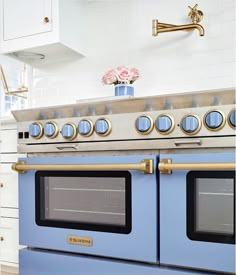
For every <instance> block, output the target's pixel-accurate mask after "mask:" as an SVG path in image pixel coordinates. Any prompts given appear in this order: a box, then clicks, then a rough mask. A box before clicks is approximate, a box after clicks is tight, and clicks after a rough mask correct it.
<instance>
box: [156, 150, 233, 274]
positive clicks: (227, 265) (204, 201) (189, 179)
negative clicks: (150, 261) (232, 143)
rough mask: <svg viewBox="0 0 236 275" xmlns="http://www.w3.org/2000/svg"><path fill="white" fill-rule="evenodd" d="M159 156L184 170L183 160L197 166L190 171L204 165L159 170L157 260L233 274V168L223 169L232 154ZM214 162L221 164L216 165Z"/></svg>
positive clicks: (228, 163) (229, 163) (230, 160)
mask: <svg viewBox="0 0 236 275" xmlns="http://www.w3.org/2000/svg"><path fill="white" fill-rule="evenodd" d="M160 159H161V160H162V159H171V162H172V164H180V163H181V164H180V166H183V169H184V166H186V165H184V163H185V164H187V165H190V166H194V165H192V164H195V165H196V164H197V165H196V167H195V169H197V166H199V164H200V165H201V164H203V166H204V163H205V165H206V167H205V168H204V170H201V169H199V170H178V171H176V170H172V171H171V172H172V173H171V174H160V262H161V263H163V264H168V265H175V266H185V267H191V268H200V269H207V270H214V271H222V272H235V171H233V170H229V169H228V170H227V165H231V166H234V162H235V155H234V153H232V154H231V153H217V154H172V155H165V154H163V155H161V157H160ZM217 162H220V163H223V166H225V164H226V168H222V167H221V168H219V167H218V168H217V164H216V163H217ZM208 165H209V167H210V169H207V166H208ZM200 167H201V166H200ZM214 167H215V170H214ZM159 168H160V166H159ZM178 169H181V168H180V167H178ZM202 169H203V168H202ZM220 169H226V170H220ZM169 172H170V171H169Z"/></svg>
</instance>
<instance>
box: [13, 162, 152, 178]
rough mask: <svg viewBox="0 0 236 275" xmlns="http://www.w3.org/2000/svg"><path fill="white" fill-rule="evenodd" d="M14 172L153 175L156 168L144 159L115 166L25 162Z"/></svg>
mask: <svg viewBox="0 0 236 275" xmlns="http://www.w3.org/2000/svg"><path fill="white" fill-rule="evenodd" d="M11 167H12V170H14V171H16V172H18V173H20V174H24V173H25V172H27V171H29V170H37V171H42V170H43V171H48V170H56V171H61V170H63V171H73V170H77V171H89V170H95V171H99V170H107V171H120V170H138V171H141V172H143V173H144V174H153V173H154V166H153V160H152V159H144V160H142V161H141V162H140V163H114V164H110V163H109V164H26V163H25V162H24V161H18V162H16V163H13V164H12V166H11Z"/></svg>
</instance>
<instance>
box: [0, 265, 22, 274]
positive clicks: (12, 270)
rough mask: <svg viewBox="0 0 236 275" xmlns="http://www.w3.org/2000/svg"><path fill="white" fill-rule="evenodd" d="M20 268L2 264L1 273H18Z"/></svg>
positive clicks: (0, 266)
mask: <svg viewBox="0 0 236 275" xmlns="http://www.w3.org/2000/svg"><path fill="white" fill-rule="evenodd" d="M18 274H19V273H18V268H16V267H11V266H6V265H0V275H18Z"/></svg>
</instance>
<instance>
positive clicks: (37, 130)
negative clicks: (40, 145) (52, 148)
mask: <svg viewBox="0 0 236 275" xmlns="http://www.w3.org/2000/svg"><path fill="white" fill-rule="evenodd" d="M29 135H30V136H31V137H33V138H37V139H38V138H41V136H42V135H43V127H42V125H41V124H40V123H37V122H34V123H32V124H31V125H30V126H29Z"/></svg>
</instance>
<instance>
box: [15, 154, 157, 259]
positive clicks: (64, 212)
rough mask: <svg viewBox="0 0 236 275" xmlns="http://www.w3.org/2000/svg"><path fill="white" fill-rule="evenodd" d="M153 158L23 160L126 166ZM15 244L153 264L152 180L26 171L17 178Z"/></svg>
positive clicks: (121, 174) (122, 174)
mask: <svg viewBox="0 0 236 275" xmlns="http://www.w3.org/2000/svg"><path fill="white" fill-rule="evenodd" d="M147 158H148V159H153V160H154V167H156V163H157V159H156V158H157V157H155V156H113V157H63V158H58V157H57V158H27V159H24V161H25V162H26V163H27V164H29V165H32V164H39V165H40V164H88V165H89V164H95V165H96V164H116V163H122V164H130V163H140V162H142V160H143V159H147ZM19 184H20V188H19V193H20V243H21V244H22V245H27V246H31V247H38V248H46V249H55V250H61V251H70V252H79V253H86V254H93V255H99V256H108V257H116V258H124V259H132V260H139V261H147V262H157V261H158V255H157V251H158V248H157V245H158V244H157V213H158V210H157V195H158V194H157V189H158V188H157V175H156V173H155V171H154V173H153V174H143V173H142V172H140V171H133V170H122V171H106V170H105V169H104V170H100V171H94V170H90V171H65V170H64V171H63V170H60V171H55V170H54V171H53V170H49V171H46V170H43V171H36V170H32V171H27V172H26V173H25V174H21V175H20V176H19Z"/></svg>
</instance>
